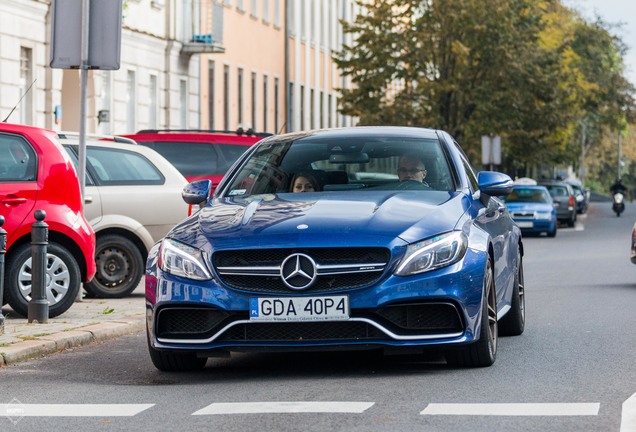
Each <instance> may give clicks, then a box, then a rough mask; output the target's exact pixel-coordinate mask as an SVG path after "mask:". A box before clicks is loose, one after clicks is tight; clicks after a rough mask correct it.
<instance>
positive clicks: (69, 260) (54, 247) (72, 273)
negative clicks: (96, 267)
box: [6, 243, 81, 318]
mask: <svg viewBox="0 0 636 432" xmlns="http://www.w3.org/2000/svg"><path fill="white" fill-rule="evenodd" d="M32 270H33V268H32V259H31V245H30V244H24V245H22V246H20V247H18V248H17V249H16V250H15V251H14V252H13V253H12V254H11V257H10V258H9V260H8V261H7V279H6V282H7V283H6V288H7V300H8V303H9V305H10V306H11V307H12V308H13V310H14V311H15V312H17V313H18V314H20V315H24V316H27V315H28V310H29V301H30V300H31V289H32V281H31V276H32V273H33V271H32ZM45 272H46V274H45V277H46V286H45V293H46V298H47V299H48V301H49V318H53V317H56V316H58V315H61V314H63V313H64V312H66V311H67V310H68V309H69V308H70V307H71V305H72V304H73V302H74V301H75V298H76V297H77V293H78V292H79V289H80V285H81V275H80V268H79V265H78V264H77V261H75V258H74V257H73V255H71V253H70V252H69V251H68V250H67V249H66V248H65V247H64V246H62V245H60V244H57V243H49V244H48V247H47V259H46V270H45Z"/></svg>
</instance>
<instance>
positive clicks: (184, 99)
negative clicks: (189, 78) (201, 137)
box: [179, 79, 188, 129]
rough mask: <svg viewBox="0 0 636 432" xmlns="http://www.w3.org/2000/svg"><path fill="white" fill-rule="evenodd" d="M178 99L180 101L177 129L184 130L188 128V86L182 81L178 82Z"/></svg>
mask: <svg viewBox="0 0 636 432" xmlns="http://www.w3.org/2000/svg"><path fill="white" fill-rule="evenodd" d="M179 99H180V101H181V113H180V116H179V127H180V128H182V129H186V128H187V127H188V85H187V83H186V80H184V79H182V80H180V82H179Z"/></svg>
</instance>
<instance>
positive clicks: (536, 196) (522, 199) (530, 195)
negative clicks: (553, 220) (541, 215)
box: [503, 188, 550, 204]
mask: <svg viewBox="0 0 636 432" xmlns="http://www.w3.org/2000/svg"><path fill="white" fill-rule="evenodd" d="M503 199H504V200H505V201H506V202H519V203H543V204H548V203H549V202H550V197H549V195H548V192H547V191H546V190H545V189H536V188H514V189H513V190H512V193H511V194H510V195H508V196H506V197H503Z"/></svg>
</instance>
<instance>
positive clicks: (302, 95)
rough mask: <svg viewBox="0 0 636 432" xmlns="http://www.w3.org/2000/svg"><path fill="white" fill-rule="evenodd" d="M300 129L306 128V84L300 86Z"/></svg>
mask: <svg viewBox="0 0 636 432" xmlns="http://www.w3.org/2000/svg"><path fill="white" fill-rule="evenodd" d="M300 130H301V131H302V130H305V86H304V85H301V86H300Z"/></svg>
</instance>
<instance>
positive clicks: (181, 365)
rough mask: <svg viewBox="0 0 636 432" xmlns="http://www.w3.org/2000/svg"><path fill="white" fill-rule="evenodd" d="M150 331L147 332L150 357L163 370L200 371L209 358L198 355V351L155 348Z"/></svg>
mask: <svg viewBox="0 0 636 432" xmlns="http://www.w3.org/2000/svg"><path fill="white" fill-rule="evenodd" d="M148 337H149V336H148V333H146V339H147V340H148V352H149V353H150V359H151V360H152V364H154V365H155V367H156V368H157V369H159V370H160V371H163V372H190V371H198V370H201V369H203V368H204V367H205V364H206V363H207V361H208V359H207V358H205V357H203V358H200V357H197V355H196V353H193V352H188V353H175V352H166V351H159V350H156V349H154V348H153V347H152V346H151V345H150V340H149V339H148Z"/></svg>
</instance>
